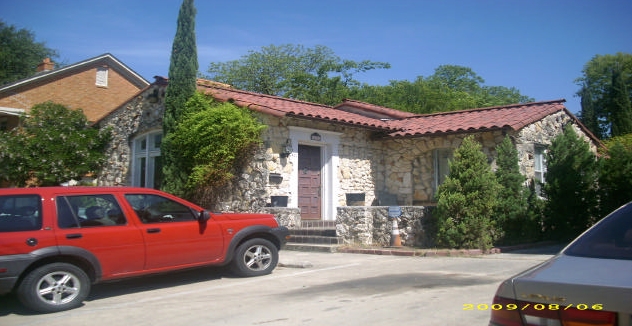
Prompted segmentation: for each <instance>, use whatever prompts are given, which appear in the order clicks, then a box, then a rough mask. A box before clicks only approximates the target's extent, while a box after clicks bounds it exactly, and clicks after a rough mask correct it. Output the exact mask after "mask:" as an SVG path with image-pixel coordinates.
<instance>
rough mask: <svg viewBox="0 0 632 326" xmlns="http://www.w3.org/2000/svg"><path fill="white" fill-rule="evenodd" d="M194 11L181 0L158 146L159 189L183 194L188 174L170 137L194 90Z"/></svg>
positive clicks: (195, 74) (189, 0)
mask: <svg viewBox="0 0 632 326" xmlns="http://www.w3.org/2000/svg"><path fill="white" fill-rule="evenodd" d="M195 14H196V10H195V7H194V5H193V0H184V1H183V2H182V6H181V7H180V12H179V14H178V23H177V29H176V35H175V38H174V40H173V46H172V49H171V62H170V64H169V85H168V86H167V90H166V91H165V114H164V117H163V132H164V141H163V144H162V148H161V155H162V159H163V173H164V181H163V184H162V189H163V190H165V191H168V192H171V193H174V194H176V195H181V194H182V191H183V186H184V184H185V183H186V178H187V175H186V174H185V173H183V171H182V170H181V169H180V168H179V165H180V164H179V163H178V162H179V160H182V159H183V158H181V157H180V155H178V154H179V151H178V149H177V148H173V147H172V146H170V143H171V141H170V138H171V133H173V132H174V131H175V129H176V126H177V124H178V122H179V121H180V120H181V118H182V117H183V116H184V114H185V112H184V108H185V103H186V102H187V100H188V99H189V98H190V97H191V96H193V94H194V93H195V90H196V79H197V73H198V68H199V67H198V60H197V45H196V42H195Z"/></svg>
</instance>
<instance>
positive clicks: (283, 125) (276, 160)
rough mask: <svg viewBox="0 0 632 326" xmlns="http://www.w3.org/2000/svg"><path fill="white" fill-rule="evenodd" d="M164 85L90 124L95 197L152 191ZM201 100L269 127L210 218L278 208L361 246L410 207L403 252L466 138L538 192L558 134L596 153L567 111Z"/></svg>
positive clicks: (555, 107)
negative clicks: (95, 129) (96, 134)
mask: <svg viewBox="0 0 632 326" xmlns="http://www.w3.org/2000/svg"><path fill="white" fill-rule="evenodd" d="M166 84H167V81H166V80H165V79H164V78H159V77H157V80H156V82H155V83H153V84H152V85H150V86H149V87H148V88H147V89H145V90H143V91H142V92H141V93H139V94H138V96H135V97H134V98H132V100H130V101H129V102H127V103H125V104H123V105H121V106H120V107H119V108H118V109H116V110H114V111H112V112H111V113H110V114H108V115H107V116H105V117H103V118H102V119H101V120H99V121H98V124H99V125H101V126H111V127H112V128H114V130H115V138H114V140H113V141H112V144H111V147H110V149H109V150H108V157H109V158H110V159H109V163H108V164H107V166H106V168H105V169H104V171H102V173H101V174H100V177H99V180H98V183H99V184H100V185H135V186H146V187H152V186H156V180H158V182H159V173H156V172H157V171H159V170H160V140H161V137H162V114H163V112H164V105H163V96H164V88H165V87H166ZM198 90H200V91H202V92H205V93H207V94H210V95H212V96H213V97H214V98H215V99H216V100H219V101H230V102H232V103H234V104H235V105H238V106H240V107H245V108H248V109H250V110H251V111H252V112H253V113H254V114H255V115H256V116H257V117H258V118H259V119H260V121H262V122H263V123H265V124H266V125H267V126H268V128H267V129H266V131H265V132H264V134H263V135H262V137H263V145H262V146H261V148H260V151H259V152H258V153H257V155H255V157H254V159H253V161H252V163H251V164H250V166H249V167H248V170H247V171H244V173H243V174H242V175H241V176H240V178H239V180H238V181H237V182H235V184H234V187H233V191H230V192H227V194H226V196H225V197H224V198H223V201H222V203H221V207H217V208H216V209H222V210H238V211H244V210H247V211H262V210H267V211H271V210H272V211H274V209H275V206H286V207H287V209H290V210H291V209H295V210H296V212H298V213H296V214H298V215H300V216H299V217H298V219H297V218H289V220H287V224H288V225H290V226H293V225H300V223H301V222H299V221H306V220H307V221H320V222H325V223H329V225H332V226H335V227H336V230H337V233H338V234H339V235H343V236H344V237H346V238H347V239H348V240H349V241H352V242H362V243H365V244H371V243H382V242H384V237H385V232H384V229H385V225H386V224H387V223H386V221H387V216H386V214H385V211H384V209H383V208H384V207H385V206H389V205H399V206H402V207H410V209H405V210H404V213H405V214H404V215H407V214H408V215H407V216H408V217H405V216H404V217H403V220H402V223H403V240H404V242H405V243H411V244H413V243H414V244H419V243H423V234H422V233H423V232H422V231H421V228H422V226H421V225H420V223H419V219H420V218H421V217H420V216H422V215H423V212H424V211H423V209H422V208H423V207H424V206H432V205H434V195H435V192H436V190H437V187H438V185H440V184H441V182H442V181H443V179H444V178H445V176H446V174H447V173H448V171H447V169H448V160H449V159H450V158H451V155H452V152H453V151H454V149H456V148H457V147H458V146H459V145H460V144H461V142H462V140H463V139H464V138H465V137H466V136H468V135H474V136H475V138H476V139H477V140H478V141H479V142H480V143H481V144H482V145H483V151H484V152H485V154H486V155H487V156H488V158H489V162H490V164H491V165H492V166H494V165H495V159H496V151H495V147H496V145H498V144H499V143H500V142H501V141H502V140H503V138H504V137H505V136H506V135H509V136H510V137H511V138H512V140H513V142H514V144H515V145H516V148H517V149H518V153H519V159H520V168H521V172H522V173H523V174H524V175H525V176H527V177H528V178H530V179H538V180H540V181H545V180H544V179H543V177H544V172H545V169H546V165H545V162H544V152H545V150H546V147H547V146H548V145H549V144H550V141H551V139H552V138H553V137H555V136H556V135H558V134H559V133H560V132H561V131H562V128H563V126H565V125H567V124H571V125H573V126H574V127H575V129H576V131H577V132H578V134H579V135H581V136H582V137H583V138H584V139H586V141H587V142H589V143H590V145H591V148H592V149H593V150H596V148H597V146H598V144H599V141H598V140H597V139H596V138H595V137H594V136H593V135H592V134H591V133H590V132H588V131H587V129H586V128H585V127H584V126H583V125H582V124H581V123H580V122H579V121H578V120H577V119H576V118H575V117H574V116H573V114H571V113H570V112H569V111H568V110H567V109H566V108H565V106H564V100H554V101H545V102H536V103H525V104H515V105H506V106H498V107H491V108H481V109H473V110H465V111H455V112H444V113H437V114H424V115H419V114H413V113H408V112H402V111H398V110H394V109H389V108H385V107H380V106H376V105H372V104H368V103H363V102H358V101H353V100H345V101H343V102H342V103H341V104H339V105H337V106H334V107H331V106H325V105H320V104H315V103H308V102H302V101H296V100H292V99H287V98H281V97H277V96H269V95H263V94H258V93H252V92H246V91H240V90H236V89H232V88H230V86H228V85H224V84H219V83H215V82H211V81H207V80H198ZM270 206H273V207H270ZM372 207H377V208H379V207H381V210H379V209H378V210H377V211H375V210H372ZM420 208H421V209H420ZM275 212H276V211H275ZM297 220H298V221H297ZM380 230H381V231H380Z"/></svg>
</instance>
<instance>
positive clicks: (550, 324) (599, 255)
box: [489, 202, 632, 326]
mask: <svg viewBox="0 0 632 326" xmlns="http://www.w3.org/2000/svg"><path fill="white" fill-rule="evenodd" d="M491 308H492V310H491V320H490V322H489V325H503V326H508V325H520V326H526V325H546V326H554V325H559V326H562V325H573V326H583V325H616V326H622V325H627V326H629V325H632V202H630V203H628V204H626V205H624V206H622V207H621V208H619V209H617V210H616V211H614V212H612V213H611V214H610V215H608V216H606V217H605V218H604V219H602V220H601V221H600V222H598V223H597V224H595V225H594V226H593V227H591V228H590V229H588V230H587V231H586V232H584V233H583V234H582V235H580V236H579V237H578V238H577V239H575V240H574V241H573V242H571V243H570V244H569V245H568V246H567V247H566V248H564V249H563V250H562V251H561V252H560V253H559V254H557V255H556V256H555V257H553V258H551V259H550V260H548V261H546V262H544V263H542V264H540V265H537V266H535V267H533V268H530V269H528V270H526V271H524V272H522V273H520V274H518V275H516V276H514V277H512V278H510V279H508V280H506V281H504V282H503V283H501V284H500V286H499V287H498V290H497V291H496V296H495V297H494V301H493V304H492V306H491Z"/></svg>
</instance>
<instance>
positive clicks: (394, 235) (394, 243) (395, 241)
mask: <svg viewBox="0 0 632 326" xmlns="http://www.w3.org/2000/svg"><path fill="white" fill-rule="evenodd" d="M401 246H402V238H401V237H400V236H399V228H398V227H397V219H396V218H394V219H393V231H392V232H391V247H401Z"/></svg>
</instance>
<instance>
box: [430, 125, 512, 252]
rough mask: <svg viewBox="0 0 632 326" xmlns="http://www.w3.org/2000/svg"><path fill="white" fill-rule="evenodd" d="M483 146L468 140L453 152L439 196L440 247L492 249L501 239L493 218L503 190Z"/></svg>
mask: <svg viewBox="0 0 632 326" xmlns="http://www.w3.org/2000/svg"><path fill="white" fill-rule="evenodd" d="M481 147H482V146H481V144H480V143H478V142H477V141H476V140H475V139H474V137H473V136H468V137H466V138H465V139H464V140H463V143H462V144H461V146H459V148H458V149H457V150H456V151H455V152H454V160H453V161H451V162H450V174H449V175H448V177H447V178H446V180H445V182H444V183H443V184H442V185H441V186H440V187H439V189H438V192H437V208H436V210H435V213H436V216H437V223H438V232H437V243H438V244H439V245H442V246H446V247H452V248H480V249H483V250H486V249H489V248H490V247H491V245H492V243H493V241H494V240H495V239H496V238H497V237H498V230H497V225H496V222H495V220H494V218H493V216H494V212H495V210H496V206H497V205H498V193H499V191H500V190H501V186H500V184H499V183H498V181H497V180H496V176H495V175H494V173H493V172H492V170H491V167H490V166H489V164H488V163H487V156H486V155H485V153H483V152H482V150H481Z"/></svg>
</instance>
